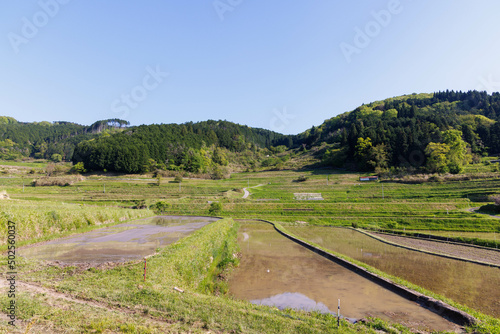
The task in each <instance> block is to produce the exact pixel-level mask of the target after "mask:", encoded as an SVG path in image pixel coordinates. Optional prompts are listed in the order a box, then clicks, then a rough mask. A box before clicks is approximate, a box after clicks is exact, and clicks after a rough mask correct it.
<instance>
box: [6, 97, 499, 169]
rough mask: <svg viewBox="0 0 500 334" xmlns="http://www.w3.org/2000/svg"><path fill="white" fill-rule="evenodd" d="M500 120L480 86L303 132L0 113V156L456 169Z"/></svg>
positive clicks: (477, 154)
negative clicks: (298, 158) (294, 159)
mask: <svg viewBox="0 0 500 334" xmlns="http://www.w3.org/2000/svg"><path fill="white" fill-rule="evenodd" d="M499 120H500V93H494V94H491V95H490V94H487V93H486V92H478V91H469V92H456V91H445V92H437V93H433V94H412V95H404V96H399V97H394V98H389V99H386V100H383V101H377V102H373V103H370V104H367V105H362V106H360V107H358V108H356V109H355V110H353V111H351V112H347V113H344V114H341V115H338V116H336V117H333V118H330V119H328V120H326V121H325V122H324V123H323V124H321V125H319V126H317V127H312V128H311V129H309V130H307V131H305V132H303V133H301V134H298V135H283V134H279V133H276V132H272V131H269V130H265V129H258V128H250V127H248V126H245V125H239V124H235V123H231V122H227V121H212V120H210V121H204V122H198V123H192V122H189V123H184V124H160V125H156V124H154V125H142V126H136V127H127V126H128V122H126V121H123V120H118V119H112V120H104V121H98V122H96V123H94V124H92V125H91V126H83V125H79V124H75V123H70V122H54V123H49V122H39V123H21V122H18V121H16V120H15V119H13V118H10V117H0V158H1V159H19V158H22V157H33V158H45V159H51V160H54V161H60V160H61V159H64V160H72V161H73V162H74V163H75V164H76V163H80V167H81V170H83V168H85V169H87V170H94V171H97V170H108V171H118V172H126V173H140V172H145V171H148V170H157V169H170V170H178V171H188V172H193V173H201V172H213V171H215V170H217V168H218V167H220V166H225V165H227V164H228V160H230V161H229V162H234V161H236V160H238V161H237V165H239V166H240V167H250V168H252V169H255V168H259V167H267V168H268V167H271V168H283V164H284V162H285V161H286V160H287V159H289V158H290V157H291V154H288V155H287V156H285V155H286V154H285V153H284V151H285V150H287V149H293V150H294V151H295V153H298V152H299V151H309V150H311V151H313V152H315V154H316V157H317V158H318V159H321V161H322V163H323V164H324V165H326V166H333V167H349V168H355V169H359V170H373V169H378V170H387V169H390V168H397V167H402V168H406V169H413V170H418V171H428V172H460V170H461V167H462V166H463V164H464V163H469V162H474V161H479V160H480V159H481V156H484V155H487V154H498V153H500V122H499ZM278 152H279V154H278ZM289 153H290V152H289ZM295 153H294V154H295Z"/></svg>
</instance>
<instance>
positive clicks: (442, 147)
mask: <svg viewBox="0 0 500 334" xmlns="http://www.w3.org/2000/svg"><path fill="white" fill-rule="evenodd" d="M449 151H450V147H449V146H448V145H446V144H443V143H429V145H427V147H426V148H425V154H426V155H427V156H428V158H427V170H428V171H429V172H431V173H434V172H438V173H446V172H448V159H447V154H448V152H449Z"/></svg>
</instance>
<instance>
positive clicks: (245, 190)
mask: <svg viewBox="0 0 500 334" xmlns="http://www.w3.org/2000/svg"><path fill="white" fill-rule="evenodd" d="M260 186H263V184H259V185H256V186H253V187H250V188H257V187H260ZM243 191H244V192H245V194H244V195H243V197H242V198H247V197H248V196H250V192H249V191H248V189H247V188H243Z"/></svg>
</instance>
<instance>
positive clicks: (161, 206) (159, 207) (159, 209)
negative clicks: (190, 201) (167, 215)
mask: <svg viewBox="0 0 500 334" xmlns="http://www.w3.org/2000/svg"><path fill="white" fill-rule="evenodd" d="M149 208H150V209H151V210H153V211H154V212H155V213H164V212H167V210H168V209H169V208H170V204H169V203H167V202H165V201H158V202H156V203H155V204H152V205H151V206H150V207H149Z"/></svg>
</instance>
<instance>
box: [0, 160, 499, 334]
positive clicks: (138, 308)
mask: <svg viewBox="0 0 500 334" xmlns="http://www.w3.org/2000/svg"><path fill="white" fill-rule="evenodd" d="M359 176H360V174H356V173H348V172H338V171H333V170H304V171H289V170H285V171H264V172H253V173H235V174H232V176H231V177H230V178H228V179H224V180H209V179H196V178H184V179H183V180H182V182H181V183H180V184H179V183H176V182H174V179H173V178H162V179H161V180H160V182H158V180H157V179H154V178H152V176H151V175H87V176H85V178H84V179H83V180H82V181H78V182H75V183H73V184H71V185H67V186H37V187H34V186H31V182H32V181H33V180H34V179H37V178H40V177H41V176H40V175H37V174H35V175H33V174H28V173H26V172H24V173H23V172H19V173H17V174H16V173H13V174H10V175H8V177H5V178H0V191H3V192H4V193H5V194H6V196H4V197H8V198H5V199H2V200H0V222H1V224H2V225H1V226H2V228H3V230H4V235H6V234H5V231H6V230H7V222H8V221H9V220H10V221H14V222H16V225H17V241H18V244H17V246H18V247H19V246H23V245H29V244H32V243H35V242H39V241H45V240H51V239H54V238H58V237H61V236H65V235H70V234H75V233H80V232H85V231H90V230H93V229H96V228H100V227H103V226H107V225H113V224H117V223H120V222H123V221H128V220H131V219H135V218H140V217H148V216H153V215H155V214H158V213H161V214H168V215H209V210H210V208H211V206H212V204H211V203H213V202H219V203H220V204H221V205H222V211H216V212H213V214H214V215H217V216H223V217H227V218H248V219H250V218H257V219H267V220H270V221H273V222H280V223H281V224H282V225H283V226H285V228H286V226H293V225H304V222H306V223H309V224H313V225H339V226H351V225H356V226H358V227H365V228H381V229H393V230H401V231H410V230H411V231H413V232H418V231H422V232H424V231H425V233H433V234H436V235H447V234H450V235H451V234H454V235H463V233H465V232H467V233H474V237H484V238H491V236H495V235H496V234H497V233H500V222H499V220H498V219H497V218H494V217H491V216H487V215H482V214H476V213H472V212H469V211H468V209H469V208H473V207H480V206H482V205H484V204H487V203H489V202H488V196H489V195H492V194H496V193H500V179H498V178H495V177H494V175H490V174H488V173H484V174H480V175H476V176H475V177H472V178H471V179H470V180H462V181H446V180H445V181H438V182H426V183H420V184H404V183H396V182H369V183H364V182H360V181H359ZM56 177H67V176H65V175H61V176H56ZM158 183H159V184H158ZM23 184H24V186H23ZM243 188H248V191H249V192H250V196H248V198H243V195H244V191H243ZM295 194H299V195H295ZM300 194H320V196H321V198H322V199H323V200H300V199H297V197H298V198H302V199H304V198H308V196H309V197H314V196H316V197H317V196H319V195H300ZM158 201H163V202H164V203H166V206H165V210H164V211H163V212H158V211H156V212H155V211H154V210H153V209H148V207H149V206H151V205H153V204H155V203H157V202H158ZM235 226H236V225H235V224H233V223H231V220H227V221H226V220H224V221H222V222H220V223H217V224H212V225H210V226H207V227H204V228H202V229H201V230H199V231H198V232H196V233H194V234H193V235H191V236H189V237H187V238H185V239H182V240H180V241H179V242H177V243H175V244H173V245H170V246H167V247H165V248H162V249H161V250H160V251H159V254H157V255H155V256H154V257H152V260H151V261H152V263H156V267H157V270H158V271H157V272H156V273H155V274H152V276H151V279H150V280H149V281H148V282H147V283H145V284H143V283H141V273H140V268H141V266H142V264H141V263H130V264H127V265H124V266H118V267H113V268H104V269H95V270H94V269H91V270H81V269H79V268H78V267H65V268H60V267H57V266H46V265H44V264H41V263H34V262H31V261H25V260H22V262H21V265H20V268H19V271H20V272H22V273H23V274H22V277H23V280H25V281H26V282H32V283H37V284H40V285H42V286H43V287H45V288H48V289H52V290H54V291H57V292H58V293H62V294H65V295H71V296H73V297H74V298H79V299H82V300H90V301H95V302H96V303H99V305H105V306H106V307H105V309H104V310H103V313H102V315H101V314H99V313H96V312H95V311H90V310H89V306H88V305H86V304H78V303H76V304H75V302H73V301H66V302H60V303H59V304H58V303H55V302H54V301H53V300H52V299H51V297H50V296H44V295H43V294H41V293H35V294H33V293H31V294H30V293H28V292H26V293H22V294H21V295H19V303H20V305H22V307H21V308H20V309H18V310H19V314H18V315H19V319H20V321H21V323H22V326H23V327H20V328H21V329H20V330H19V331H18V332H19V333H23V332H24V330H26V328H27V326H29V325H30V323H32V326H35V327H33V328H38V330H39V331H42V329H43V328H52V329H53V330H54V331H56V330H58V331H59V330H69V329H70V328H71V330H70V332H85V331H89V332H92V331H93V332H106V331H108V332H130V333H150V332H151V333H155V332H165V331H173V332H179V331H180V332H182V331H188V330H189V331H191V330H192V331H193V332H206V331H213V332H236V333H237V332H244V333H261V332H297V331H300V332H310V333H316V332H318V333H320V332H337V330H336V329H335V327H334V326H333V323H334V322H335V319H334V318H333V317H332V316H327V315H320V314H314V313H305V312H298V311H291V310H285V311H279V310H276V309H273V308H269V307H264V306H255V305H252V304H250V303H248V302H244V301H237V300H233V299H232V298H230V297H228V296H225V295H224V293H223V292H224V291H225V290H224V284H223V282H221V281H220V280H219V281H218V280H217V279H214V277H219V274H220V272H221V271H223V270H226V266H228V267H227V268H228V269H227V270H229V269H230V267H231V261H229V262H228V261H225V260H224V259H225V258H227V255H228V253H227V250H229V249H231V247H234V244H235V238H236V237H235V233H234V229H235V228H236V227H235ZM6 241H7V239H6V238H2V240H0V247H1V248H2V250H3V251H5V250H6V247H7V244H6ZM194 245H198V246H200V247H199V249H198V248H197V247H198V246H194ZM193 247H194V248H196V249H194V248H193ZM224 249H226V251H223V250H224ZM189 252H195V253H192V254H191V253H189ZM196 252H200V253H196ZM231 252H232V253H231V255H232V254H233V253H234V252H236V251H234V250H233V251H231ZM188 254H191V255H188ZM207 254H208V256H209V257H210V256H211V257H212V259H217V260H213V261H214V262H212V263H213V265H212V266H209V267H207V266H205V265H203V264H201V263H193V261H191V260H190V259H192V258H198V257H199V258H204V257H206V256H207ZM223 254H225V255H223ZM231 258H232V257H229V258H228V259H231ZM217 261H220V263H224V264H223V265H221V266H219V265H218V263H219V262H217ZM4 267H5V265H4ZM184 267H189V268H191V269H190V270H191V271H190V272H185V269H183V268H184ZM3 269H5V268H3ZM3 271H4V272H5V271H6V270H3ZM177 285H180V286H181V287H182V288H183V289H184V290H185V291H186V293H185V294H179V293H178V292H175V291H172V289H173V286H177ZM139 286H140V287H139ZM96 287H98V288H96ZM214 293H215V294H217V295H219V296H218V297H215V296H214ZM220 294H222V295H220ZM0 300H1V302H2V303H3V304H4V305H6V304H5V303H7V301H8V300H7V298H6V296H5V294H3V295H2V296H1V297H0ZM54 303H55V305H56V306H55V309H56V311H51V306H50V305H53V304H54ZM65 303H66V304H65ZM68 305H73V306H74V307H75V309H76V311H75V312H67V311H66V310H67V307H68ZM73 306H72V307H73ZM130 310H132V311H130ZM4 312H5V308H4ZM85 314H89V316H88V317H89V319H90V320H89V321H87V320H88V319H87V318H86V316H85ZM476 314H478V313H476ZM479 317H480V318H481V319H483V321H484V323H483V325H479V326H478V328H476V329H475V330H477V331H478V332H482V333H489V332H494V331H496V328H497V326H498V321H497V320H495V319H493V318H490V317H487V316H483V315H480V316H479ZM162 319H167V324H168V326H167V325H166V324H165V323H164V321H163V320H162ZM160 320H162V321H163V322H162V323H159V321H160ZM391 326H396V325H388V324H384V323H382V322H380V321H378V320H374V322H372V323H370V324H366V325H355V326H354V325H348V324H347V323H343V325H342V328H341V330H340V331H339V332H340V333H343V332H345V333H350V332H361V333H370V332H374V331H375V329H384V328H385V329H386V331H390V330H389V329H388V328H391ZM396 327H398V326H396ZM2 329H4V330H6V329H7V327H3V328H2V327H0V330H2ZM470 331H473V329H470ZM48 332H50V330H48ZM403 332H405V330H404V329H403Z"/></svg>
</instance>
